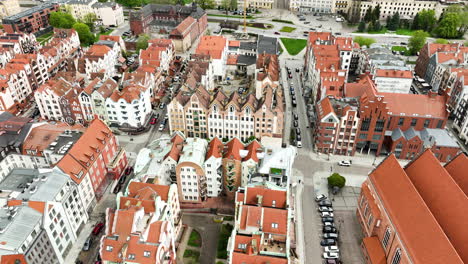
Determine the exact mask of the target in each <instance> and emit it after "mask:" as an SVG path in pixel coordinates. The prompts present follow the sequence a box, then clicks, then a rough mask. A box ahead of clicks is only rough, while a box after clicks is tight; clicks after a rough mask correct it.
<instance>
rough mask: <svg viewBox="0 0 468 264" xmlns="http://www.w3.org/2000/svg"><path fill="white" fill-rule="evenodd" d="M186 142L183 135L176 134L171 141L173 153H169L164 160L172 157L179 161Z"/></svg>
mask: <svg viewBox="0 0 468 264" xmlns="http://www.w3.org/2000/svg"><path fill="white" fill-rule="evenodd" d="M184 141H185V139H184V138H183V137H182V136H181V135H179V134H175V135H174V136H173V137H172V139H171V142H172V147H171V151H169V153H168V154H167V156H166V157H164V158H167V157H171V158H172V159H173V160H174V161H179V158H180V152H181V151H182V143H183V142H184Z"/></svg>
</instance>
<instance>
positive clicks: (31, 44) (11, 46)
mask: <svg viewBox="0 0 468 264" xmlns="http://www.w3.org/2000/svg"><path fill="white" fill-rule="evenodd" d="M0 44H1V45H2V54H0V58H1V61H2V62H3V63H2V64H1V66H2V67H3V66H5V65H6V63H7V62H8V57H6V58H4V56H9V58H10V59H11V58H12V57H13V56H14V55H15V54H19V53H31V52H32V51H33V50H35V49H36V48H38V43H37V41H36V36H35V35H34V34H28V33H11V34H10V33H6V32H4V33H2V34H1V35H0ZM6 51H11V54H10V55H7V54H4V52H6Z"/></svg>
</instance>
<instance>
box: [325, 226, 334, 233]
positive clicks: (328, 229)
mask: <svg viewBox="0 0 468 264" xmlns="http://www.w3.org/2000/svg"><path fill="white" fill-rule="evenodd" d="M336 231H337V229H336V227H333V226H324V227H323V228H322V232H323V233H336Z"/></svg>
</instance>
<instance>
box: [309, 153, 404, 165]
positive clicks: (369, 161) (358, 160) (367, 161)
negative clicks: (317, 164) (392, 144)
mask: <svg viewBox="0 0 468 264" xmlns="http://www.w3.org/2000/svg"><path fill="white" fill-rule="evenodd" d="M310 156H311V158H312V159H314V160H319V161H328V162H330V163H338V162H339V161H342V160H351V162H352V164H353V165H362V166H374V167H375V166H377V165H379V164H380V163H381V162H382V161H383V160H384V159H385V158H386V156H374V155H373V154H369V155H366V154H361V153H359V152H358V151H356V153H355V154H354V156H344V155H332V154H330V155H327V154H322V153H317V152H314V151H313V152H311V154H310ZM398 162H399V163H400V164H401V165H402V166H406V164H408V163H409V162H410V160H402V159H398Z"/></svg>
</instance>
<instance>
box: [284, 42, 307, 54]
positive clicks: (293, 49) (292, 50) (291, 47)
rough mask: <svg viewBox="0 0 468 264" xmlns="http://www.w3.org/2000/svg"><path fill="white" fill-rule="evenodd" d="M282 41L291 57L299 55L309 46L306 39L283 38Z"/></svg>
mask: <svg viewBox="0 0 468 264" xmlns="http://www.w3.org/2000/svg"><path fill="white" fill-rule="evenodd" d="M281 41H282V42H283V45H284V47H285V48H286V50H287V51H288V53H289V55H293V56H294V55H297V54H299V52H301V50H303V49H304V48H305V46H306V45H307V40H305V39H292V38H281Z"/></svg>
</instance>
